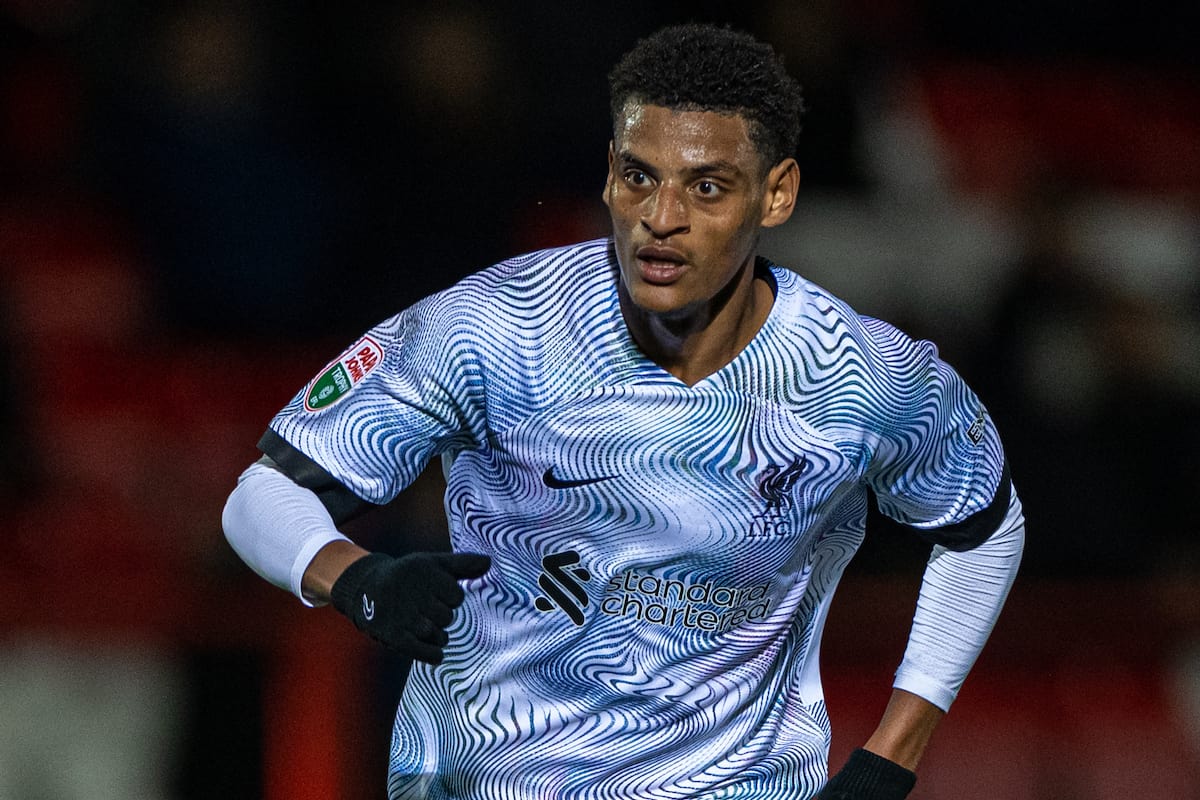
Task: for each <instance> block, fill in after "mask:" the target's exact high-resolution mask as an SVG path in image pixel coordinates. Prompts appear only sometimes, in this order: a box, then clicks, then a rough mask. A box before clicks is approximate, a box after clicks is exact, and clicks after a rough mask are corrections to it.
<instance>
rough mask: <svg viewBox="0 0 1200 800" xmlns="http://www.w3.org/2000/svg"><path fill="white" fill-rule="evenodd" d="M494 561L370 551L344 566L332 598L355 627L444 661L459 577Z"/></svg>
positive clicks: (402, 649)
mask: <svg viewBox="0 0 1200 800" xmlns="http://www.w3.org/2000/svg"><path fill="white" fill-rule="evenodd" d="M491 564H492V560H491V559H490V558H488V557H487V556H484V555H479V554H477V553H413V554H411V555H406V556H401V557H400V558H394V557H392V556H389V555H386V554H384V553H371V554H370V555H367V556H363V557H362V558H360V559H358V560H357V561H355V562H353V563H352V564H350V566H348V567H346V569H345V571H344V572H342V574H341V575H340V576H339V577H338V579H337V580H336V581H334V583H333V587H332V588H331V589H330V598H329V599H330V602H331V603H332V604H333V607H334V608H336V609H337V610H338V611H340V612H342V613H343V614H345V615H346V616H347V617H349V618H350V620H351V621H352V622H353V623H354V626H355V627H356V628H358V629H359V630H360V631H362V632H363V633H365V634H367V635H368V636H370V637H371V638H372V639H374V640H376V641H377V642H380V643H381V644H383V645H384V646H385V647H387V648H389V649H391V650H395V651H396V652H397V653H400V654H401V655H405V656H409V657H411V658H415V659H416V660H418V661H425V662H428V663H430V664H440V663H442V648H443V647H445V646H446V642H448V641H449V639H450V637H449V636H447V635H446V628H447V627H448V626H449V625H450V621H451V619H453V617H454V609H456V608H458V607H459V605H461V604H462V601H463V598H464V597H465V595H464V593H463V589H462V587H461V586H459V585H458V582H459V581H460V580H465V579H467V578H478V577H480V576H482V575H483V574H484V573H485V572H487V571H488V567H490V566H491Z"/></svg>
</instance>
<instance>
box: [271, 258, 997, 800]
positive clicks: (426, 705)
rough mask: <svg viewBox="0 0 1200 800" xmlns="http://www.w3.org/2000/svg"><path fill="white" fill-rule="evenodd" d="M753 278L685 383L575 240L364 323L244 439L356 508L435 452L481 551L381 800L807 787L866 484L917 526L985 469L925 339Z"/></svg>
mask: <svg viewBox="0 0 1200 800" xmlns="http://www.w3.org/2000/svg"><path fill="white" fill-rule="evenodd" d="M761 266H762V267H763V269H765V270H767V271H768V272H769V275H770V277H771V278H772V279H773V281H774V283H775V289H776V299H775V303H774V305H773V307H772V310H771V313H770V315H769V317H768V319H767V321H766V323H765V324H764V325H763V327H762V329H761V330H760V331H759V332H758V334H757V336H756V337H755V338H754V339H753V340H752V341H751V342H750V344H749V345H748V346H747V347H746V349H745V350H744V351H743V352H741V353H740V354H739V355H738V356H737V357H736V358H735V359H734V360H733V361H732V362H731V363H729V364H728V365H726V366H725V367H723V368H722V369H720V370H719V371H717V372H716V373H714V374H713V375H710V376H709V377H707V378H705V379H704V380H702V381H700V382H699V383H697V384H695V385H694V386H687V385H685V384H684V383H682V382H681V381H679V380H678V379H676V378H675V377H674V376H672V375H670V374H669V373H667V372H666V371H665V370H663V369H662V368H661V367H659V366H658V365H657V364H655V363H654V362H653V361H651V360H650V359H649V358H647V357H646V356H645V355H644V354H643V353H642V352H641V351H640V350H639V349H638V347H637V346H636V344H635V343H634V342H633V340H632V338H631V337H630V334H629V332H628V330H627V329H626V326H625V323H624V321H623V319H622V316H621V312H620V309H619V305H618V299H617V291H616V283H617V265H616V261H615V257H614V255H613V253H612V250H611V246H610V243H609V242H608V241H605V240H599V241H594V242H587V243H584V244H580V245H576V246H572V247H566V248H559V249H554V250H547V251H542V252H538V253H533V254H530V255H526V256H522V257H519V258H515V259H512V260H509V261H506V262H504V263H501V264H498V265H496V266H494V267H491V268H489V269H487V270H484V271H482V272H480V273H477V274H475V275H473V276H471V277H469V278H467V279H465V280H463V281H462V282H460V283H459V284H457V285H455V286H454V287H452V288H450V289H448V290H446V291H444V292H441V293H439V294H436V295H434V296H432V297H429V298H427V299H425V300H423V301H421V302H420V303H418V304H416V305H415V306H413V307H412V308H410V309H407V310H406V311H404V312H402V313H400V314H398V315H397V316H395V317H393V318H391V319H389V320H387V321H385V322H383V323H382V324H380V325H378V326H377V327H375V328H374V329H373V330H371V331H370V332H369V333H368V334H367V335H366V336H365V337H363V338H362V339H361V340H360V341H359V342H357V343H356V344H355V345H353V346H352V347H350V348H349V349H348V350H347V351H346V353H344V354H343V355H342V357H340V358H339V359H337V360H336V361H334V362H332V363H331V364H330V365H329V366H328V367H327V368H326V369H325V370H323V371H322V373H321V374H320V375H319V376H318V377H317V379H315V380H314V381H313V382H312V383H311V384H310V385H309V386H308V387H306V388H305V390H304V391H302V392H301V393H300V394H298V395H297V397H296V398H295V399H294V400H293V401H292V402H291V403H290V404H289V405H288V406H287V407H286V408H285V409H284V410H283V411H282V412H280V414H279V415H278V416H277V417H276V418H275V420H274V421H273V422H272V429H273V430H274V431H275V432H276V433H277V434H279V436H281V437H282V438H283V439H284V440H286V441H287V442H288V443H290V445H292V446H293V447H295V448H297V449H299V450H300V451H301V452H302V453H304V454H305V455H307V456H308V457H309V458H311V459H313V460H314V461H316V462H317V463H318V464H319V465H320V466H321V467H323V468H324V469H325V470H327V471H328V472H329V473H330V474H332V475H333V476H334V477H335V478H336V479H338V480H339V481H340V482H341V483H343V484H344V485H345V486H346V487H347V488H348V489H350V490H351V491H352V492H353V493H354V494H356V495H357V496H359V497H361V498H363V499H365V500H368V501H370V502H373V503H379V504H382V503H386V502H387V501H389V500H390V499H392V498H393V497H394V496H395V495H396V494H397V493H398V492H399V491H401V490H402V489H403V488H404V487H405V486H407V485H408V484H409V483H410V482H411V481H412V480H414V479H415V477H416V476H417V475H418V474H420V472H421V471H422V469H423V468H424V467H425V466H426V464H427V463H428V461H429V460H430V459H431V458H432V457H433V456H435V455H441V456H442V457H443V459H444V464H445V467H446V474H447V483H448V486H447V493H446V513H447V515H448V518H449V527H450V534H451V540H452V542H453V546H454V548H455V549H456V550H459V551H470V552H479V553H485V554H487V555H489V556H491V558H492V568H491V570H490V571H489V572H488V573H487V575H485V576H484V577H483V578H481V579H478V580H473V581H468V582H467V583H466V584H465V589H466V593H467V599H466V601H465V603H464V604H463V606H462V607H461V608H460V609H459V610H458V611H457V612H456V613H455V618H454V622H453V624H452V626H451V628H450V630H449V634H450V643H449V645H448V646H447V648H446V657H445V661H444V662H443V663H442V664H441V665H439V666H436V667H433V666H429V665H427V664H420V663H418V664H416V665H415V666H414V668H413V671H412V674H411V675H410V677H409V680H408V684H407V686H406V688H405V691H404V694H403V697H402V700H401V705H400V708H399V711H398V713H397V715H396V724H395V732H394V737H393V743H392V751H391V763H390V769H389V796H390V797H391V798H402V797H421V798H426V797H427V798H447V799H448V798H456V799H458V798H461V799H463V800H466V799H467V798H470V799H472V800H505V799H507V798H513V799H514V800H515V799H516V798H539V799H540V798H548V797H554V798H594V800H652V799H653V800H657V799H659V798H755V800H775V799H776V798H778V800H785V799H786V800H795V799H796V798H797V797H808V796H810V795H811V794H812V793H814V792H815V791H816V790H817V789H818V788H819V787H820V785H821V784H822V782H823V781H824V778H825V773H826V762H827V757H828V747H829V735H830V729H829V720H828V717H827V716H826V711H825V705H824V701H823V695H822V691H821V684H820V677H819V674H818V667H817V663H818V646H819V640H820V636H821V629H822V626H823V624H824V620H825V616H826V612H827V610H828V607H829V603H830V601H831V599H832V596H833V591H834V588H835V587H836V585H837V582H838V579H839V578H840V576H841V574H842V571H843V569H844V567H845V566H846V564H847V562H848V561H849V560H850V558H851V556H852V555H853V554H854V552H855V551H856V549H857V548H858V546H859V544H860V543H861V541H862V538H863V534H864V524H865V517H866V510H867V505H866V504H867V497H868V495H867V489H868V487H869V488H871V489H873V490H874V491H875V492H876V493H877V494H878V498H879V505H880V508H881V510H882V511H883V512H884V513H886V514H888V515H889V516H891V517H893V518H895V519H897V520H899V521H901V522H904V523H907V524H910V525H913V526H916V527H918V528H926V529H934V528H938V527H941V526H945V525H949V524H953V523H956V522H959V521H961V520H963V519H965V518H966V517H968V516H970V515H972V514H974V513H975V512H978V511H979V510H981V509H982V508H984V507H986V506H987V505H988V504H989V502H990V501H991V500H992V497H993V494H994V493H995V491H996V488H997V485H998V482H999V481H1000V477H1001V471H1002V467H1003V453H1002V451H1001V447H1000V443H999V440H998V438H997V435H996V432H995V429H994V427H993V425H992V422H991V419H990V417H989V416H988V414H987V412H986V410H985V409H984V408H983V406H982V405H981V403H980V402H979V400H978V399H977V398H976V396H975V395H974V394H973V393H972V392H971V391H970V390H969V389H968V388H967V387H966V386H965V385H964V383H963V382H962V381H961V379H960V378H959V377H958V376H957V374H956V373H955V372H954V371H953V370H952V369H950V368H949V367H948V366H947V365H946V364H945V363H944V362H942V361H940V360H939V359H938V357H937V352H936V350H935V348H934V347H933V345H931V344H929V343H928V342H920V341H915V340H913V339H911V338H909V337H908V336H906V335H904V334H903V333H901V332H899V331H898V330H896V329H895V328H894V327H892V326H890V325H888V324H886V323H884V322H880V321H878V320H874V319H870V318H867V317H863V316H860V315H858V314H856V313H855V312H854V311H853V310H852V309H850V308H848V307H847V306H846V305H845V304H844V303H843V302H842V301H840V300H838V299H836V298H835V297H833V296H831V295H830V294H829V293H827V292H826V291H824V290H823V289H821V288H819V287H817V286H815V285H813V284H811V283H809V282H807V281H805V280H804V279H803V278H801V277H800V276H798V275H796V274H795V273H793V272H790V271H788V270H785V269H781V268H779V267H776V266H774V265H770V264H767V263H765V262H763V263H762V265H761ZM946 646H947V647H953V646H954V645H953V643H947V645H946Z"/></svg>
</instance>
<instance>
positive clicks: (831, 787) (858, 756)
mask: <svg viewBox="0 0 1200 800" xmlns="http://www.w3.org/2000/svg"><path fill="white" fill-rule="evenodd" d="M916 782H917V775H916V773H915V772H913V771H911V770H908V769H905V768H904V767H902V766H900V765H899V764H897V763H896V762H894V761H889V760H888V759H886V758H884V757H883V756H880V755H876V754H875V753H872V752H871V751H870V750H864V749H862V748H861V747H860V748H858V749H857V750H855V751H854V752H853V753H851V754H850V758H848V759H846V766H844V767H842V769H841V771H840V772H838V774H836V775H834V776H833V777H832V778H830V779H829V783H827V784H825V788H824V789H822V790H821V791H820V793H819V794H817V796H816V797H815V798H813V800H902V799H903V798H905V797H908V793H909V792H911V791H912V788H913V786H914V785H915V784H916Z"/></svg>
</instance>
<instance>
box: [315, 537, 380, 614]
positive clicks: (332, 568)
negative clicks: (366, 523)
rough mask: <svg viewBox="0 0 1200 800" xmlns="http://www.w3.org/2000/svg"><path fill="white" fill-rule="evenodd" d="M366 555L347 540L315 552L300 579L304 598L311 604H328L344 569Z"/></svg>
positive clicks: (333, 543)
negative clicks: (334, 586)
mask: <svg viewBox="0 0 1200 800" xmlns="http://www.w3.org/2000/svg"><path fill="white" fill-rule="evenodd" d="M365 555H367V551H366V550H364V549H363V548H361V547H359V546H358V545H356V544H355V543H354V542H351V541H349V540H345V539H343V540H339V541H334V542H330V543H329V544H327V545H325V546H324V547H322V548H321V549H320V550H318V551H317V554H316V555H315V556H313V560H312V561H310V562H309V564H308V567H307V568H305V570H304V576H303V578H302V579H301V587H302V590H303V593H304V597H306V598H307V599H308V600H310V601H311V602H313V603H318V604H319V603H328V602H329V598H330V595H331V593H332V590H333V584H334V582H336V581H337V579H338V578H340V577H341V575H342V573H343V572H345V571H346V567H348V566H350V565H351V564H353V563H354V562H355V561H357V560H358V559H360V558H362V557H363V556H365Z"/></svg>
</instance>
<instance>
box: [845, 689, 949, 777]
mask: <svg viewBox="0 0 1200 800" xmlns="http://www.w3.org/2000/svg"><path fill="white" fill-rule="evenodd" d="M945 714H946V712H944V711H942V710H941V709H940V708H938V707H937V706H935V705H934V704H933V703H930V702H929V701H928V700H925V699H923V698H921V697H918V696H917V695H915V694H912V693H910V692H906V691H904V690H903V689H896V690H895V691H893V692H892V697H891V700H890V701H889V702H888V705H887V709H886V710H885V711H884V713H883V718H882V719H881V720H880V721H879V726H878V727H877V728H876V729H875V732H874V733H873V734H871V738H870V739H868V740H867V742H866V744H865V745H863V747H864V749H866V750H870V751H871V752H872V753H875V754H876V755H880V756H883V757H884V758H886V759H888V760H890V761H894V762H896V763H897V764H899V765H900V766H902V767H904V768H905V769H910V770H913V771H914V772H915V771H916V769H917V763H918V762H919V761H920V760H921V755H922V754H923V753H924V752H925V748H926V746H927V745H928V744H929V740H930V738H931V737H932V736H933V731H934V729H935V728H936V727H937V725H938V723H939V722H941V721H942V717H944V716H945Z"/></svg>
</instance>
